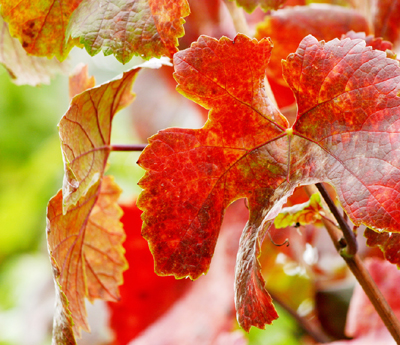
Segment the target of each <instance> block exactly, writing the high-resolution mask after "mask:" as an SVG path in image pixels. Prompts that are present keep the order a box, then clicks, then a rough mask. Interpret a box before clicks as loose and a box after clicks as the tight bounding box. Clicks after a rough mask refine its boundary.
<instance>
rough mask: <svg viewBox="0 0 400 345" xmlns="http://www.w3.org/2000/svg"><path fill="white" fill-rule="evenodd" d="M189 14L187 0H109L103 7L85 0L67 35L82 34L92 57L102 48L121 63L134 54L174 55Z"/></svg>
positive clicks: (149, 56)
mask: <svg viewBox="0 0 400 345" xmlns="http://www.w3.org/2000/svg"><path fill="white" fill-rule="evenodd" d="M189 13H190V9H189V5H188V3H187V0H176V1H170V0H130V1H122V2H121V1H118V0H107V1H106V2H104V3H103V4H101V5H100V6H99V2H98V1H96V0H83V1H82V4H81V6H79V8H78V9H77V10H76V11H75V13H74V15H73V17H72V18H71V22H70V24H69V27H68V31H67V37H69V36H72V37H73V38H77V37H79V38H80V42H81V43H82V44H84V46H85V48H86V50H87V52H88V53H89V54H90V55H92V56H93V55H96V54H97V53H99V52H100V51H101V50H103V52H104V55H110V54H114V55H115V57H116V58H117V59H118V61H120V62H122V63H126V62H128V61H129V60H130V59H131V58H132V56H133V55H140V56H141V57H143V58H145V59H150V58H152V57H160V56H162V55H166V56H169V57H172V55H173V54H174V53H175V52H176V51H177V48H176V47H177V45H178V38H179V37H181V36H183V35H184V30H183V26H182V24H183V23H184V22H185V21H184V20H183V17H186V16H188V15H189Z"/></svg>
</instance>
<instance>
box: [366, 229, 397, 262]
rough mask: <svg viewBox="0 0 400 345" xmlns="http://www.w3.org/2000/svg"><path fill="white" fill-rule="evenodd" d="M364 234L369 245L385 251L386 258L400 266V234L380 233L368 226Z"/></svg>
mask: <svg viewBox="0 0 400 345" xmlns="http://www.w3.org/2000/svg"><path fill="white" fill-rule="evenodd" d="M364 236H365V237H366V239H367V245H368V246H370V247H378V248H379V249H380V250H381V251H382V252H383V254H384V256H385V259H386V260H388V261H390V262H391V263H392V264H396V265H397V266H398V267H400V256H399V252H400V234H393V233H388V232H381V233H379V232H376V231H373V230H371V229H368V228H367V229H365V232H364Z"/></svg>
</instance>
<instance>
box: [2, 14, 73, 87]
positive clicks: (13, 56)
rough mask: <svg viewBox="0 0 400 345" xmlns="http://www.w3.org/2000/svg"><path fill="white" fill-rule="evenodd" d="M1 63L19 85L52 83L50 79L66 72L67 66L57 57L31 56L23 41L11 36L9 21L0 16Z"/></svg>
mask: <svg viewBox="0 0 400 345" xmlns="http://www.w3.org/2000/svg"><path fill="white" fill-rule="evenodd" d="M0 42H1V44H0V63H1V64H3V65H4V67H5V68H6V69H7V71H8V73H9V74H10V76H11V78H13V82H14V83H15V84H17V85H23V84H27V85H31V86H36V85H39V84H50V79H51V78H52V77H53V76H54V75H56V74H58V73H65V72H66V66H65V65H64V64H62V63H60V62H59V61H58V60H57V59H55V58H53V59H51V60H49V59H47V58H41V57H36V56H29V55H28V54H27V53H26V51H25V50H24V49H23V48H22V46H21V43H20V42H19V41H18V40H17V39H16V38H13V37H11V35H10V33H9V31H8V25H7V23H6V22H5V21H4V20H3V19H2V18H1V17H0Z"/></svg>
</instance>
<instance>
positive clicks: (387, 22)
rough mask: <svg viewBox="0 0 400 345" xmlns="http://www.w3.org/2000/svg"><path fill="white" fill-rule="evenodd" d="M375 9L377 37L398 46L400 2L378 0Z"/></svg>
mask: <svg viewBox="0 0 400 345" xmlns="http://www.w3.org/2000/svg"><path fill="white" fill-rule="evenodd" d="M374 9H375V13H374V28H375V36H377V37H382V38H383V39H385V40H388V41H390V42H393V43H395V44H396V45H397V44H398V41H399V35H400V25H399V21H400V1H399V0H377V1H376V5H375V6H374Z"/></svg>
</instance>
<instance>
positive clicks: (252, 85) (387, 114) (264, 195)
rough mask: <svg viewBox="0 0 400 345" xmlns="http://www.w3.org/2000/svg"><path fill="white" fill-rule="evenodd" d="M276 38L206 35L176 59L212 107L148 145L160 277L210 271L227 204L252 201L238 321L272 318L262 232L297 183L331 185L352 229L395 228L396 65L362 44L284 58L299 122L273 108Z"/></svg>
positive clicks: (307, 43) (310, 48) (148, 214)
mask: <svg viewBox="0 0 400 345" xmlns="http://www.w3.org/2000/svg"><path fill="white" fill-rule="evenodd" d="M271 49H272V47H271V42H270V40H268V39H263V40H261V41H257V40H256V39H250V38H248V37H246V36H244V35H242V34H238V35H237V36H236V37H235V39H234V40H233V41H232V40H230V39H228V38H226V37H223V38H221V39H220V40H219V41H218V40H216V39H214V38H210V37H207V36H201V37H200V38H199V39H198V41H197V42H195V43H193V44H192V46H191V48H189V49H187V50H184V51H181V52H179V53H177V54H175V55H174V65H175V79H176V80H177V82H178V84H179V85H178V91H179V92H181V93H182V94H183V95H185V96H186V97H188V98H189V99H191V100H193V101H195V102H197V103H198V104H200V105H202V106H203V107H205V108H206V109H209V110H210V111H209V120H208V121H207V123H206V124H205V125H204V127H203V128H201V129H196V130H193V129H177V128H171V129H166V130H163V131H160V132H159V133H158V134H156V135H154V136H153V137H151V138H150V139H149V145H148V147H147V148H146V149H145V150H144V152H143V153H142V155H141V156H140V159H139V162H138V163H139V165H140V166H142V167H143V168H144V169H145V170H146V174H145V176H144V177H143V178H142V180H141V181H140V186H141V187H142V188H143V189H144V191H143V192H142V194H141V195H140V197H139V200H138V206H139V207H140V208H141V209H142V210H143V211H144V213H143V221H144V224H143V230H142V234H143V236H144V237H145V238H146V239H147V240H148V241H149V245H150V249H151V251H152V253H153V256H154V258H155V269H156V272H157V273H158V274H163V275H175V276H176V277H178V278H181V277H185V276H189V277H191V278H192V279H196V278H197V277H199V276H200V275H201V274H203V273H205V272H207V270H208V267H209V264H210V261H211V257H212V255H213V251H214V247H215V243H216V240H217V237H218V233H219V228H220V225H221V222H222V217H223V214H224V210H225V208H226V207H227V206H228V205H229V204H230V203H232V202H233V201H234V200H236V199H238V198H244V197H245V198H247V199H248V202H249V208H250V218H249V222H248V224H247V226H246V228H245V230H244V232H243V235H242V238H241V241H240V249H239V253H238V260H237V266H236V285H235V289H236V309H237V312H238V320H239V323H240V325H241V326H242V327H243V328H244V329H245V330H249V328H250V327H251V326H253V325H254V326H257V327H263V326H264V325H265V324H266V323H270V322H271V321H272V320H273V319H274V318H276V312H275V310H274V309H273V306H272V303H271V298H270V297H269V295H268V293H267V292H266V291H265V289H264V282H263V280H262V277H261V275H260V270H259V262H258V259H257V257H258V256H259V254H260V253H259V252H260V244H261V243H262V240H263V237H264V235H265V233H266V230H267V229H268V227H269V226H270V224H271V219H273V218H274V217H275V216H276V215H277V213H278V212H279V210H280V208H281V206H282V205H283V203H284V202H285V199H286V198H287V196H288V195H290V194H291V193H292V192H293V190H294V188H296V187H297V186H299V185H305V184H312V183H317V182H328V183H330V184H331V185H333V186H334V188H335V189H336V192H337V194H338V197H339V200H340V202H341V204H342V206H343V208H344V209H345V210H346V213H347V214H348V215H349V217H350V218H351V219H352V221H353V222H354V223H355V224H361V223H363V224H366V225H368V226H370V227H373V228H376V229H382V230H385V231H394V232H396V231H398V229H399V225H400V224H399V223H400V212H399V211H398V209H399V206H400V195H399V192H400V182H399V181H400V172H399V165H400V162H399V157H400V154H399V153H400V152H399V150H400V137H399V136H400V132H399V129H400V119H399V114H400V113H399V106H400V98H399V97H398V96H397V93H398V92H399V86H398V84H399V81H400V69H399V66H398V64H397V62H396V61H394V60H392V59H388V58H386V54H385V53H384V52H380V51H376V50H372V48H371V47H366V44H365V41H364V40H362V39H354V40H352V39H349V38H346V39H343V40H338V39H335V40H333V41H330V42H327V43H324V42H318V41H317V39H316V38H314V37H312V36H307V37H306V38H304V39H303V41H302V42H301V43H300V46H299V48H298V49H297V52H296V53H295V54H291V55H289V57H288V58H287V60H286V61H283V74H284V78H285V80H286V82H287V83H288V84H289V86H290V87H291V89H292V91H293V92H294V94H295V96H296V99H297V103H298V114H297V119H296V122H295V124H294V125H293V127H292V128H291V129H288V122H287V121H286V119H285V118H284V116H283V115H282V114H280V113H279V111H278V110H277V109H276V108H275V107H274V106H273V105H272V104H271V102H270V101H269V100H268V98H267V96H266V94H265V89H264V77H265V69H266V67H267V64H268V60H269V57H270V54H271Z"/></svg>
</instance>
